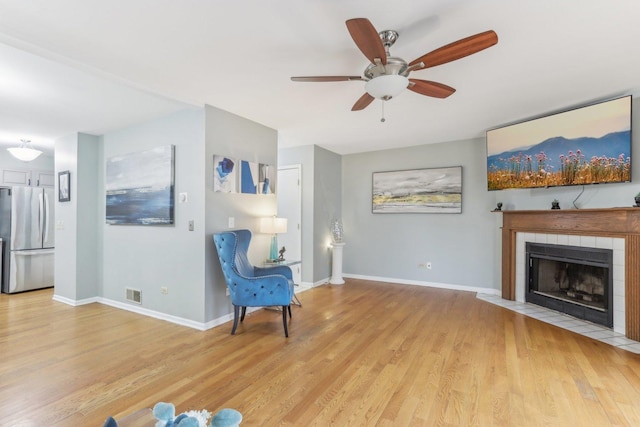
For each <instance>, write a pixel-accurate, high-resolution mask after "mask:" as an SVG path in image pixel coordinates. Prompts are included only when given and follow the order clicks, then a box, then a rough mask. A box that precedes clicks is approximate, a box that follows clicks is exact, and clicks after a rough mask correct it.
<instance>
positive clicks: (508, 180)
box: [487, 96, 631, 190]
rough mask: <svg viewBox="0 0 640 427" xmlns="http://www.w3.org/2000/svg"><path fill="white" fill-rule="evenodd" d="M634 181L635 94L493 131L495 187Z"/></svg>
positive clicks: (490, 152) (490, 165)
mask: <svg viewBox="0 0 640 427" xmlns="http://www.w3.org/2000/svg"><path fill="white" fill-rule="evenodd" d="M630 180H631V96H626V97H623V98H618V99H614V100H611V101H606V102H602V103H599V104H594V105H590V106H587V107H582V108H579V109H575V110H571V111H565V112H563V113H558V114H554V115H551V116H546V117H542V118H539V119H535V120H530V121H527V122H523V123H518V124H514V125H511V126H505V127H502V128H498V129H493V130H490V131H487V186H488V189H489V190H502V189H508V188H535V187H551V186H562V185H582V184H599V183H612V182H628V181H630Z"/></svg>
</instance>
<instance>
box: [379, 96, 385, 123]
mask: <svg viewBox="0 0 640 427" xmlns="http://www.w3.org/2000/svg"><path fill="white" fill-rule="evenodd" d="M380 102H382V118H381V119H380V121H381V122H382V123H384V122H385V118H384V101H380Z"/></svg>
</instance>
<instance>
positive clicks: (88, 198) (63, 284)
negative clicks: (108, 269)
mask: <svg viewBox="0 0 640 427" xmlns="http://www.w3.org/2000/svg"><path fill="white" fill-rule="evenodd" d="M55 144H56V163H55V170H56V174H57V172H60V171H69V172H70V182H69V188H70V191H71V193H70V194H71V200H70V201H69V202H58V201H57V199H56V201H55V214H56V224H58V226H57V227H56V231H55V233H56V258H55V289H54V294H55V297H56V298H61V299H65V300H71V301H80V300H85V299H89V298H94V297H96V296H97V295H98V293H99V289H100V284H101V276H100V274H99V271H100V270H99V252H98V248H99V230H100V227H99V225H98V199H99V194H100V192H99V191H96V189H98V188H101V187H99V184H98V182H99V179H98V170H99V168H98V163H99V158H100V153H101V148H102V141H101V138H100V137H98V136H93V135H87V134H82V133H76V134H72V135H67V136H65V137H62V138H60V139H58V140H56V143H55ZM56 178H57V175H56ZM57 185H58V183H57V179H56V194H57Z"/></svg>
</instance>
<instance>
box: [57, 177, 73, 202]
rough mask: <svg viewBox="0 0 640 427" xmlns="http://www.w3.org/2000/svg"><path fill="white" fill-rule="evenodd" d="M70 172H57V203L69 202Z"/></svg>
mask: <svg viewBox="0 0 640 427" xmlns="http://www.w3.org/2000/svg"><path fill="white" fill-rule="evenodd" d="M69 177H70V172H69V171H62V172H58V201H59V202H68V201H70V200H71V185H70V181H69Z"/></svg>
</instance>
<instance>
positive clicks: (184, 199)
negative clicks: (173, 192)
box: [178, 193, 189, 203]
mask: <svg viewBox="0 0 640 427" xmlns="http://www.w3.org/2000/svg"><path fill="white" fill-rule="evenodd" d="M178 201H179V202H180V203H187V202H188V201H189V195H188V194H187V193H180V194H178Z"/></svg>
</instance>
